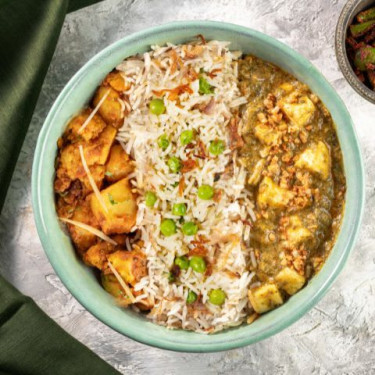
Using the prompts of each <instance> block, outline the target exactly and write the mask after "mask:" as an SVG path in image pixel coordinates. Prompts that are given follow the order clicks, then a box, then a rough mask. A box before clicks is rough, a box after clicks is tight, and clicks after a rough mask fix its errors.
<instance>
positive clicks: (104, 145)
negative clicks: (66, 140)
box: [79, 125, 117, 166]
mask: <svg viewBox="0 0 375 375" xmlns="http://www.w3.org/2000/svg"><path fill="white" fill-rule="evenodd" d="M116 133H117V130H116V129H115V128H114V127H113V126H110V125H108V126H107V127H106V128H105V129H104V130H103V131H102V132H101V134H100V135H99V137H97V138H95V139H92V140H91V141H90V142H88V143H85V144H83V145H82V146H83V152H84V155H85V159H86V162H87V165H89V166H90V165H94V164H99V165H104V164H105V163H106V161H107V159H108V155H109V152H110V150H111V146H112V144H113V142H114V140H115V138H116ZM79 160H81V159H79Z"/></svg>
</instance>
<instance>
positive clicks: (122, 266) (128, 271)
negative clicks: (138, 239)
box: [108, 250, 147, 286]
mask: <svg viewBox="0 0 375 375" xmlns="http://www.w3.org/2000/svg"><path fill="white" fill-rule="evenodd" d="M108 260H109V261H110V262H111V263H112V265H113V267H114V268H115V269H116V271H117V272H118V273H119V274H120V276H121V277H122V278H123V279H124V281H125V282H126V283H128V284H130V285H132V286H134V285H135V284H136V283H137V282H138V281H139V280H141V279H142V277H144V276H146V275H147V267H146V256H145V255H144V254H143V253H142V252H140V251H135V250H132V251H125V250H119V251H116V252H115V253H113V254H110V255H109V256H108Z"/></svg>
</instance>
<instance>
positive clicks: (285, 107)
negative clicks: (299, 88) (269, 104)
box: [278, 96, 315, 130]
mask: <svg viewBox="0 0 375 375" xmlns="http://www.w3.org/2000/svg"><path fill="white" fill-rule="evenodd" d="M278 105H279V106H280V108H281V109H282V111H283V112H284V113H285V115H286V116H287V118H288V119H289V121H290V122H291V123H292V125H294V126H295V129H296V130H302V128H303V127H304V126H305V125H307V124H308V123H309V122H310V121H311V119H312V117H313V115H314V112H315V105H314V103H313V102H312V101H311V100H310V99H309V98H308V97H307V96H301V97H300V98H299V99H298V101H297V102H296V103H294V102H293V103H291V102H289V98H288V97H286V98H285V99H281V100H280V101H279V103H278Z"/></svg>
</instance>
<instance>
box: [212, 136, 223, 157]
mask: <svg viewBox="0 0 375 375" xmlns="http://www.w3.org/2000/svg"><path fill="white" fill-rule="evenodd" d="M224 150H225V143H224V141H222V140H220V139H219V140H217V141H212V142H211V143H210V146H209V147H208V151H210V153H211V154H212V155H215V156H217V155H220V154H222V153H223V152H224Z"/></svg>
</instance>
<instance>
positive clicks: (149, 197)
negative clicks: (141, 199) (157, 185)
mask: <svg viewBox="0 0 375 375" xmlns="http://www.w3.org/2000/svg"><path fill="white" fill-rule="evenodd" d="M156 200H157V197H156V194H155V193H154V192H152V191H147V192H146V194H145V203H146V206H147V207H154V205H155V202H156Z"/></svg>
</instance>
